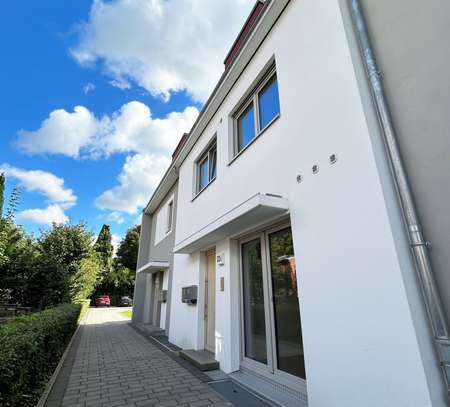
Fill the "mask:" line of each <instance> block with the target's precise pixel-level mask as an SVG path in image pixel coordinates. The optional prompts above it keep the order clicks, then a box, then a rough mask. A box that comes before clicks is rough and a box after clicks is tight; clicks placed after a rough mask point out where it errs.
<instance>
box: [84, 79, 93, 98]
mask: <svg viewBox="0 0 450 407" xmlns="http://www.w3.org/2000/svg"><path fill="white" fill-rule="evenodd" d="M94 90H95V85H94V84H93V83H90V82H89V83H87V84H86V85H84V86H83V92H84V94H85V95H87V94H88V93H89V92H93V91H94Z"/></svg>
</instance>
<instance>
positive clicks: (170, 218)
mask: <svg viewBox="0 0 450 407" xmlns="http://www.w3.org/2000/svg"><path fill="white" fill-rule="evenodd" d="M172 225H173V201H170V202H169V204H168V205H167V229H166V233H169V232H170V231H171V230H172Z"/></svg>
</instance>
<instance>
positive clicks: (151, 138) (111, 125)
mask: <svg viewBox="0 0 450 407" xmlns="http://www.w3.org/2000/svg"><path fill="white" fill-rule="evenodd" d="M198 113H199V112H198V110H197V109H196V108H195V107H187V108H186V109H185V110H184V111H182V112H172V113H170V114H169V115H168V116H166V117H165V118H162V119H159V118H153V117H152V113H151V110H150V108H149V107H148V106H146V105H145V104H143V103H141V102H137V101H132V102H129V103H127V104H125V105H123V106H122V107H121V108H120V110H119V111H117V112H114V113H113V114H111V115H110V116H103V117H102V118H96V117H95V115H94V114H93V113H91V112H90V111H89V110H88V109H87V108H85V107H83V106H76V107H75V109H74V111H73V112H67V111H65V110H62V109H60V110H54V111H53V112H51V113H50V115H49V117H48V118H47V119H45V120H44V121H43V122H42V124H41V127H40V128H39V129H38V130H35V131H25V130H21V131H20V132H19V138H18V141H17V144H18V146H19V148H20V149H22V150H23V151H25V152H27V153H29V154H38V153H51V154H63V155H67V156H70V157H74V158H76V157H80V156H84V157H91V158H93V157H97V158H98V157H101V156H108V155H110V154H113V153H129V152H138V153H152V154H165V155H169V154H170V153H171V152H172V150H173V149H174V148H175V147H176V145H177V143H178V140H179V139H180V137H181V135H182V134H183V133H184V132H187V131H189V129H190V127H191V126H192V124H193V123H194V121H195V119H196V118H197V116H198Z"/></svg>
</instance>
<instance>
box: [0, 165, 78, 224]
mask: <svg viewBox="0 0 450 407" xmlns="http://www.w3.org/2000/svg"><path fill="white" fill-rule="evenodd" d="M0 173H5V174H6V176H7V177H12V178H15V179H17V180H18V181H19V186H20V187H22V188H23V189H25V190H26V191H28V192H37V193H39V194H41V195H43V196H44V197H45V198H46V202H47V204H48V205H47V207H46V208H45V209H39V208H37V209H26V210H23V211H20V212H18V213H17V214H16V217H17V219H19V220H20V219H21V220H28V221H30V222H33V223H38V224H47V225H50V224H52V223H65V222H67V221H68V220H69V218H68V217H67V215H66V214H65V213H64V211H65V210H67V209H69V208H71V207H72V206H74V205H75V203H76V201H77V197H76V196H75V194H74V193H73V191H72V190H71V189H69V188H66V187H65V185H64V180H63V179H62V178H59V177H57V176H56V175H54V174H52V173H50V172H46V171H41V170H24V169H21V168H16V167H12V166H10V165H8V164H2V165H0Z"/></svg>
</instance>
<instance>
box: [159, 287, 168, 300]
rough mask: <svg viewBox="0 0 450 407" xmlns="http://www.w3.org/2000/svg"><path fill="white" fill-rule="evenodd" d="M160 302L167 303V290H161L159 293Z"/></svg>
mask: <svg viewBox="0 0 450 407" xmlns="http://www.w3.org/2000/svg"><path fill="white" fill-rule="evenodd" d="M159 302H167V290H161V291H160V293H159Z"/></svg>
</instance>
